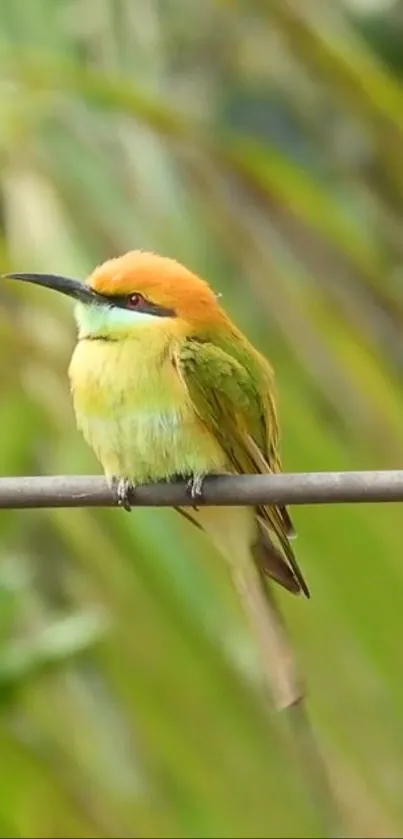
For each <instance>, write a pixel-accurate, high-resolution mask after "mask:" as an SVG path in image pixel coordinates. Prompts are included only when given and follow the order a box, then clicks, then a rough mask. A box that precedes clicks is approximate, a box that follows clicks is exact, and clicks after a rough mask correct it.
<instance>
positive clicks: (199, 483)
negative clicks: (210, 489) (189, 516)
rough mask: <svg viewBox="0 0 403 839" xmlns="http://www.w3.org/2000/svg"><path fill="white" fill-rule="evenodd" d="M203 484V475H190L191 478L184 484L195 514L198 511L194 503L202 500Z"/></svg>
mask: <svg viewBox="0 0 403 839" xmlns="http://www.w3.org/2000/svg"><path fill="white" fill-rule="evenodd" d="M203 484H204V475H192V477H191V478H189V480H188V482H187V484H186V486H187V491H188V493H189V495H190V497H191V499H192V501H193V504H192V507H193V509H194V510H196V512H197V510H198V509H199V508H198V507H197V504H196V501H197V500H198V499H199V500H200V499H201V498H203Z"/></svg>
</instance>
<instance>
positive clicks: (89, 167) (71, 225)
mask: <svg viewBox="0 0 403 839" xmlns="http://www.w3.org/2000/svg"><path fill="white" fill-rule="evenodd" d="M402 19H403V13H402V4H401V3H400V2H395V3H394V4H393V3H392V4H391V6H390V8H389V11H388V13H386V12H385V13H384V14H383V17H382V18H381V17H380V16H379V17H378V18H375V17H374V18H371V20H369V19H368V20H366V21H364V20H361V19H358V18H356V17H354V16H353V14H352V13H351V9H348V8H347V7H345V6H344V5H343V3H341V2H334V0H316V1H315V0H310V2H309V3H303V2H302V0H272V2H267V1H266V2H264V0H261V2H259V3H257V2H248V3H246V2H241V0H239V2H234V3H227V2H224V0H221V2H220V0H206V2H204V3H200V4H196V3H189V2H186V0H141V2H133V0H59V2H57V3H56V2H55V0H31V2H27V0H3V2H2V3H1V4H0V85H1V99H0V161H1V175H0V197H1V203H0V227H1V239H0V248H1V262H2V270H4V271H6V270H13V269H14V270H17V269H18V270H31V271H32V270H43V271H46V270H48V271H54V272H57V273H64V274H71V275H73V276H81V277H82V276H85V275H86V274H87V273H88V272H89V271H90V270H91V269H92V268H93V266H94V265H95V264H96V263H98V262H100V261H102V260H103V259H104V258H107V257H110V256H113V255H117V254H120V253H122V252H124V251H126V250H129V249H131V248H135V247H142V248H151V249H153V250H156V251H159V252H162V253H165V254H168V255H171V256H175V257H176V258H179V259H180V260H182V261H184V262H185V263H187V264H188V265H189V266H190V267H192V268H193V269H194V270H196V271H197V272H199V273H200V274H201V275H204V276H206V277H207V278H208V279H209V280H210V281H211V282H212V283H213V285H214V286H215V287H216V288H217V290H219V291H221V292H222V293H223V297H224V304H225V306H226V308H227V309H228V311H229V312H230V313H231V315H232V316H233V317H234V318H235V319H236V320H237V321H238V323H239V324H240V326H241V327H242V328H243V329H244V330H245V331H246V332H247V333H248V335H249V336H250V337H251V338H252V339H253V340H254V341H255V343H256V344H257V345H258V346H259V347H260V349H261V350H262V351H264V352H265V353H266V354H267V355H268V356H269V357H270V358H271V360H272V362H273V364H274V366H275V368H276V371H277V382H278V392H279V403H280V413H281V422H282V428H283V456H284V466H285V468H286V469H289V470H292V471H294V470H312V471H314V470H327V469H351V468H352V469H359V468H389V467H399V466H400V465H401V461H402V458H403V427H402V426H403V421H402V417H403V392H402V386H401V384H402V370H403V341H402V325H403V274H402V255H403V245H402V235H401V230H402V217H403V156H402V152H401V150H402V141H403V88H402V84H401V60H398V59H399V58H400V59H401V56H400V54H399V53H398V51H396V44H397V43H400V44H401V43H402V37H403V20H402ZM378 20H379V21H381V20H382V26H381V27H378V26H377V24H376V21H378ZM374 21H375V23H374ZM399 39H400V40H399ZM73 343H74V325H73V319H72V314H71V310H70V307H69V304H68V303H67V302H65V301H64V300H59V299H58V298H57V296H56V295H52V294H48V293H46V292H43V291H41V290H38V289H35V288H32V287H31V288H29V287H27V288H19V287H18V288H14V287H10V285H7V286H6V285H5V286H4V288H2V289H1V308H0V376H1V402H0V440H1V443H0V474H1V475H11V474H13V475H14V474H16V475H23V474H51V473H80V472H84V473H91V472H95V471H99V467H98V465H97V464H96V463H95V462H94V459H93V457H92V454H91V453H90V452H89V451H88V450H87V448H86V447H85V444H84V443H83V441H82V440H81V438H80V437H79V435H78V433H77V432H76V429H75V425H74V418H73V414H72V408H71V404H70V398H69V393H68V386H67V379H66V368H67V364H68V359H69V354H70V352H71V349H72V346H73ZM294 519H295V522H296V525H297V528H298V533H299V538H298V542H297V550H298V558H299V560H300V562H301V565H302V567H303V568H304V571H305V572H306V574H307V577H308V580H309V582H310V586H311V589H312V595H313V596H312V600H311V602H309V603H307V602H303V601H302V600H301V601H300V600H296V599H294V598H291V597H290V596H285V595H283V593H282V592H276V596H277V597H278V601H279V603H280V605H281V608H282V610H283V612H284V614H285V617H286V620H287V623H288V627H289V630H290V634H291V637H292V641H293V644H294V646H295V649H296V654H297V658H298V661H299V663H300V666H301V669H302V671H303V673H304V678H305V681H306V684H307V687H308V707H309V712H310V715H311V719H312V721H313V727H314V731H315V736H316V738H317V740H318V742H319V744H320V748H321V750H322V752H323V754H324V756H325V759H326V762H327V765H328V768H329V772H330V776H331V781H332V784H333V787H334V790H335V794H336V797H337V800H338V804H339V807H340V811H341V813H342V816H343V820H344V825H345V827H344V830H345V835H349V836H354V835H357V836H359V835H365V836H374V837H375V836H401V835H402V831H403V796H402V787H403V677H402V643H401V634H400V633H401V621H402V614H403V610H402V604H403V563H402V533H401V531H402V527H401V509H400V507H399V506H397V505H384V506H379V507H374V506H372V507H369V506H368V507H365V506H350V507H347V506H345V507H339V506H333V507H331V506H328V507H318V508H312V509H310V508H299V509H297V510H295V511H294ZM0 528H1V539H0V706H1V713H0V755H1V762H0V763H1V766H0V836H16V837H17V836H18V837H62V836H66V835H70V836H75V837H95V836H105V837H112V836H117V835H121V836H127V837H129V836H130V837H131V836H144V837H157V836H164V837H174V836H183V837H193V836H194V837H196V836H201V835H203V836H209V837H217V836H220V837H230V836H233V837H247V836H252V837H267V836H273V837H274V836H280V837H281V836H283V837H286V836H300V837H302V836H306V837H308V836H319V835H323V825H322V824H321V819H320V817H319V814H318V813H317V812H316V808H315V807H314V806H313V804H312V802H311V800H310V797H309V794H308V791H307V789H306V788H305V784H304V768H303V767H301V766H300V765H298V760H297V759H296V758H295V756H294V757H293V755H292V751H290V750H288V749H287V748H286V747H285V741H284V737H283V734H282V732H281V731H280V730H279V729H278V727H277V724H276V723H277V720H276V719H275V718H274V717H272V716H271V715H270V714H268V713H267V712H266V709H265V707H264V701H263V699H262V696H261V692H260V690H259V686H260V681H259V670H258V666H257V663H256V656H255V651H254V647H253V642H252V640H251V638H250V637H249V635H248V632H247V630H246V627H245V623H244V619H243V617H242V615H241V611H240V607H239V604H238V602H237V599H236V596H235V594H234V592H233V590H232V587H231V585H230V582H229V580H228V577H227V572H226V569H225V568H224V567H223V564H222V563H220V560H219V558H218V557H217V556H216V555H214V554H213V552H212V549H211V548H210V546H209V545H207V544H206V543H205V541H204V539H203V537H202V536H201V535H199V534H197V533H196V534H195V533H194V532H193V529H192V528H190V527H189V526H188V525H187V523H186V522H184V521H181V520H178V517H176V516H175V514H173V513H171V511H158V512H157V511H152V510H143V511H136V512H134V513H133V514H132V515H131V516H126V515H124V514H122V513H121V512H120V511H117V510H113V511H112V510H107V511H104V510H100V511H93V510H69V511H65V510H54V511H50V510H49V511H47V510H43V511H37V512H36V511H27V512H9V513H5V512H4V513H3V514H2V515H1V517H0Z"/></svg>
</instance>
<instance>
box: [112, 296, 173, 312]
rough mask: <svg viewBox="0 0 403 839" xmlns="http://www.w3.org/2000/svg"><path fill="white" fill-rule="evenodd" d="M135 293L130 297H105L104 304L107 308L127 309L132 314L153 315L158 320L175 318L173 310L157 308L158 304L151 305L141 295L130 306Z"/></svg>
mask: <svg viewBox="0 0 403 839" xmlns="http://www.w3.org/2000/svg"><path fill="white" fill-rule="evenodd" d="M135 294H136V292H133V293H132V294H130V295H126V294H118V295H110V296H106V295H105V303H107V305H109V306H117V307H118V308H119V309H127V310H128V311H133V312H142V313H143V314H148V315H154V316H155V317H159V318H175V317H176V312H175V309H171V308H169V307H168V306H159V305H158V303H153V302H152V301H151V300H146V298H145V297H143V295H142V294H140V293H139V298H140V299H139V302H138V303H136V305H135V306H133V305H130V300H131V299H132V298H133V297H134V296H135Z"/></svg>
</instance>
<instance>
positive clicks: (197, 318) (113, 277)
mask: <svg viewBox="0 0 403 839" xmlns="http://www.w3.org/2000/svg"><path fill="white" fill-rule="evenodd" d="M88 284H89V285H90V286H91V288H93V289H94V291H98V292H99V293H100V294H105V295H107V296H110V297H113V296H114V295H122V294H128V295H129V294H134V293H136V292H138V293H140V294H142V295H143V296H144V297H146V298H147V299H148V300H149V301H150V302H152V303H155V304H158V305H160V306H165V307H167V308H172V309H174V310H175V312H176V314H177V316H178V317H180V318H183V319H184V320H186V321H188V322H191V323H195V324H198V325H199V324H200V325H202V324H206V325H207V324H208V325H211V324H212V323H217V324H218V323H219V322H223V321H224V320H225V319H226V316H225V313H224V312H223V310H222V309H221V307H220V305H219V303H218V299H217V296H216V294H215V293H214V292H213V291H212V289H211V288H210V286H209V285H208V283H206V282H205V281H204V280H202V279H200V277H198V276H197V275H196V274H193V273H192V271H189V269H188V268H185V266H184V265H181V263H180V262H177V261H176V260H175V259H170V258H168V257H165V256H158V255H157V254H154V253H148V252H146V251H140V250H139V251H129V253H126V254H124V256H119V257H117V258H115V259H109V260H108V261H107V262H104V263H103V264H102V265H99V266H98V267H97V268H96V269H95V271H94V272H93V273H92V274H91V276H90V277H89V279H88Z"/></svg>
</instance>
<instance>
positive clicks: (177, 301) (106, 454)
mask: <svg viewBox="0 0 403 839" xmlns="http://www.w3.org/2000/svg"><path fill="white" fill-rule="evenodd" d="M3 277H4V278H6V279H14V280H21V281H25V282H29V283H34V284H37V285H41V286H45V287H47V288H50V289H53V290H55V291H58V292H60V293H62V294H65V295H67V296H69V297H70V298H73V300H74V301H75V309H74V314H75V320H76V324H77V343H76V346H75V348H74V351H73V354H72V358H71V361H70V364H69V369H68V375H69V380H70V388H71V394H72V400H73V406H74V411H75V416H76V421H77V426H78V428H79V430H80V431H81V432H82V434H83V435H84V438H85V440H86V441H87V443H88V444H89V446H90V447H91V448H92V450H93V452H94V453H95V456H96V458H97V459H98V461H99V463H100V464H101V467H102V469H103V471H104V473H105V475H106V478H107V479H108V481H109V483H110V485H111V486H112V487H113V488H114V490H115V492H116V494H117V498H118V502H119V504H120V505H121V506H123V507H124V508H125V509H127V510H130V509H131V506H132V504H131V499H133V498H134V500H135V488H136V486H139V485H141V484H147V483H154V482H158V481H172V480H174V479H178V478H181V479H183V480H186V481H187V485H188V489H189V493H190V496H191V499H190V500H191V503H190V504H189V505H188V506H186V507H180V508H176V509H177V512H178V513H179V514H181V515H184V516H186V518H188V519H189V520H190V522H191V523H192V524H194V525H196V526H197V527H199V528H201V530H202V531H204V532H205V534H206V535H207V537H209V538H210V539H211V541H212V543H213V544H214V545H215V548H216V549H217V550H218V553H219V554H221V555H222V556H223V557H224V559H225V560H226V561H227V562H228V563H229V565H230V567H231V568H232V569H233V570H234V574H235V578H236V580H237V585H238V589H239V590H242V591H243V595H244V596H246V597H247V594H246V595H245V580H246V579H249V580H250V579H252V577H250V573H252V575H254V576H253V580H254V581H255V583H254V591H255V592H256V590H257V589H256V585H257V584H258V585H259V586H264V584H265V582H266V581H267V580H268V579H270V578H271V579H272V580H274V581H275V582H276V583H278V584H280V585H281V586H283V587H284V588H285V589H287V590H288V591H290V592H292V593H294V594H298V593H303V594H304V595H305V596H306V597H309V589H308V586H307V584H306V581H305V579H304V577H303V575H302V573H301V571H300V568H299V566H298V564H297V561H296V558H295V555H294V550H293V546H292V544H291V543H292V540H293V537H294V536H295V533H294V529H293V525H292V520H291V516H290V513H289V511H288V509H287V508H286V507H285V506H281V505H278V504H270V505H264V504H261V505H259V506H256V507H249V506H245V507H230V506H229V507H213V506H207V505H204V504H200V499H201V498H202V495H203V482H204V480H205V478H206V476H209V475H219V474H230V475H231V474H236V475H241V474H276V473H279V472H281V470H282V466H281V458H280V453H279V452H280V449H279V447H280V434H279V422H278V417H277V409H276V387H275V377H274V371H273V368H272V366H271V364H270V363H269V361H268V360H267V359H266V358H265V357H264V356H263V355H262V354H261V353H260V352H259V351H258V350H257V349H256V348H255V347H254V346H253V344H252V343H251V342H250V341H249V340H248V338H247V337H246V336H245V335H244V334H243V332H242V331H241V330H240V328H238V326H236V325H235V323H234V322H233V320H232V319H231V318H230V316H229V315H228V314H227V312H226V311H225V309H224V308H223V305H222V298H221V296H220V295H218V294H216V292H215V291H214V290H213V288H212V287H211V286H210V285H209V283H208V282H207V281H206V280H204V279H202V278H201V277H199V276H198V275H197V274H196V273H194V272H193V271H192V270H190V269H189V268H187V267H186V266H184V265H182V264H181V263H180V262H178V261H177V260H175V259H173V258H171V257H168V256H160V255H158V254H156V253H152V252H149V251H145V250H132V251H129V252H128V253H126V254H124V255H122V256H118V257H113V258H111V259H108V260H107V261H105V262H103V263H102V264H100V265H98V266H97V267H96V268H95V270H94V271H93V272H92V273H91V274H90V275H89V276H88V277H87V278H86V279H85V280H84V281H81V280H77V279H72V278H69V277H64V276H60V275H58V274H29V273H13V274H6V275H3ZM245 569H249V570H248V571H246V570H245ZM251 569H252V570H251ZM248 574H249V577H248V576H247V575H248ZM245 575H246V576H245ZM257 581H258V583H257ZM246 588H247V586H246ZM259 597H260V595H259ZM250 608H251V609H252V611H253V606H251V607H250Z"/></svg>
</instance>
